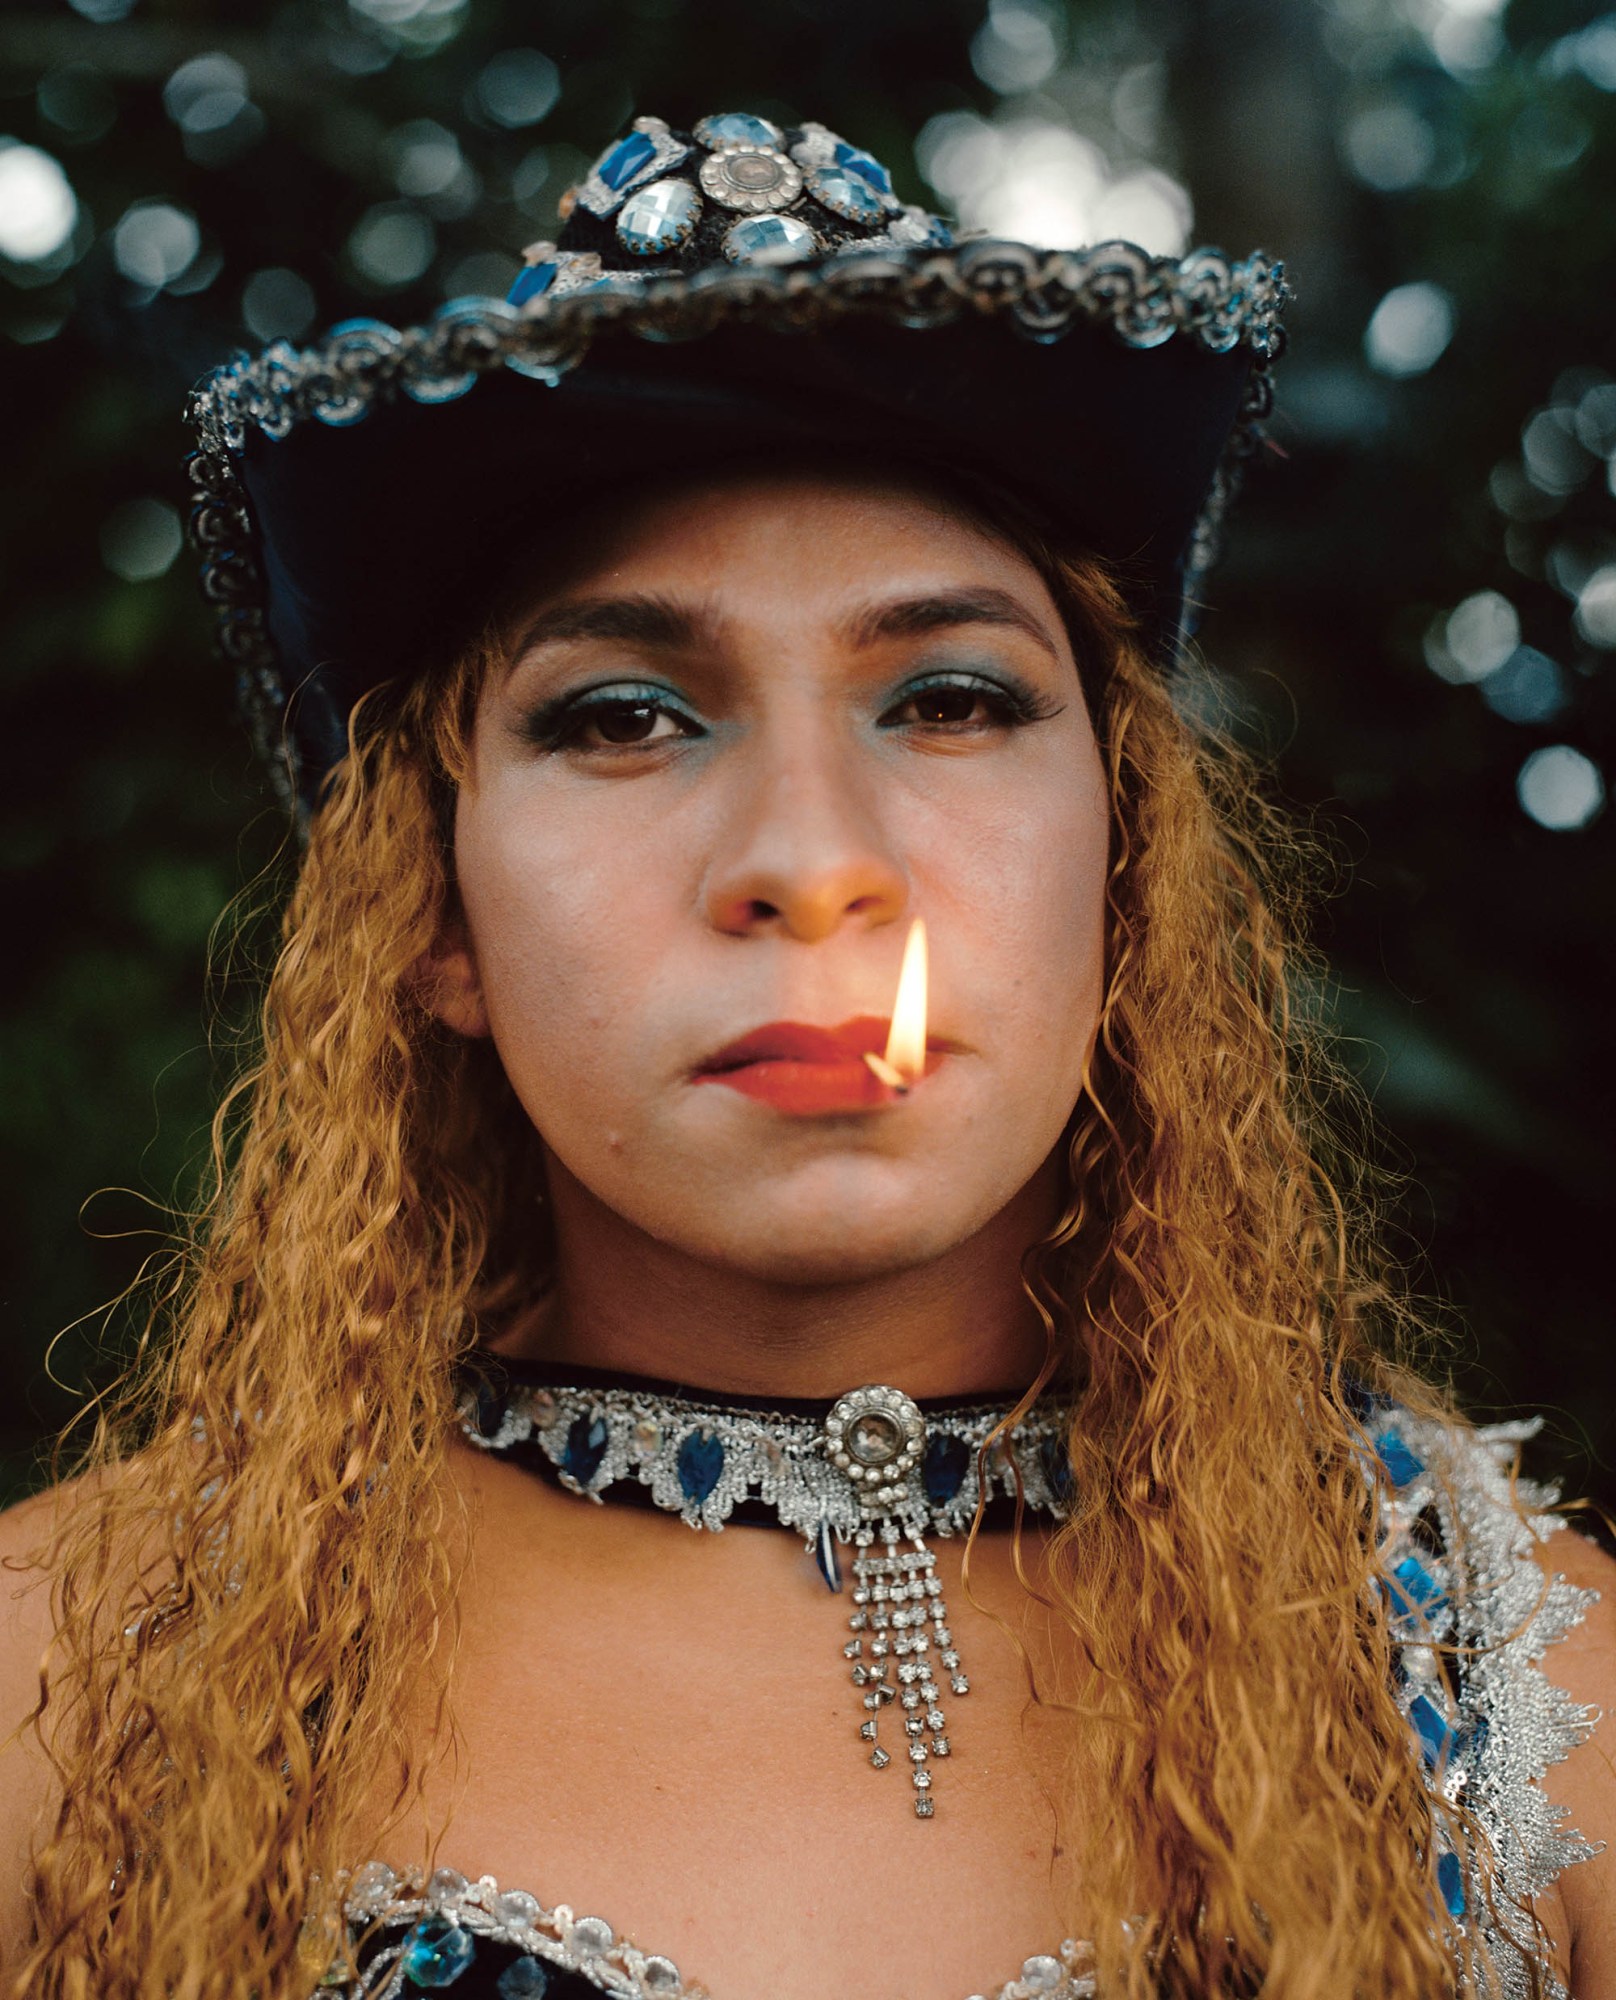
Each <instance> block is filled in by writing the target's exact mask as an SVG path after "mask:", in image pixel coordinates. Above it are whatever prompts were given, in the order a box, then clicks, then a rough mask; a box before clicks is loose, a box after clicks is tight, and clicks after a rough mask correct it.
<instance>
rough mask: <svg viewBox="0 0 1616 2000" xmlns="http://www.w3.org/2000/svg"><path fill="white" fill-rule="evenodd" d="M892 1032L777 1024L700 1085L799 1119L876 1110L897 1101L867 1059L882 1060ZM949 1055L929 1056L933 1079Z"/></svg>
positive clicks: (740, 1043)
mask: <svg viewBox="0 0 1616 2000" xmlns="http://www.w3.org/2000/svg"><path fill="white" fill-rule="evenodd" d="M889 1026H890V1023H888V1022H886V1021H883V1020H881V1019H880V1018H879V1017H878V1016H876V1015H874V1014H861V1015H860V1016H859V1017H858V1018H857V1019H856V1020H852V1021H844V1022H843V1023H842V1024H841V1026H840V1027H838V1028H815V1027H809V1026H807V1025H806V1024H805V1023H803V1022H801V1021H770V1022H769V1023H768V1024H767V1025H766V1026H764V1027H761V1028H754V1029H753V1030H752V1031H751V1033H750V1034H746V1035H742V1036H741V1037H740V1038H739V1040H737V1041H733V1042H731V1043H730V1044H729V1045H728V1046H727V1047H726V1048H722V1049H720V1050H718V1052H717V1053H716V1054H715V1055H711V1056H709V1057H708V1058H707V1060H706V1061H705V1062H704V1063H703V1064H702V1065H701V1067H700V1068H699V1069H698V1070H697V1071H696V1073H695V1076H694V1078H693V1079H692V1080H693V1081H694V1082H696V1083H722V1084H727V1085H728V1086H729V1088H730V1089H731V1090H738V1091H740V1092H741V1094H742V1095H743V1096H745V1097H755V1098H757V1099H759V1100H760V1101H761V1102H762V1103H764V1104H769V1105H772V1106H773V1107H774V1109H775V1110H776V1111H784V1112H787V1113H788V1114H791V1115H793V1116H796V1117H809V1118H811V1117H824V1116H826V1115H827V1114H829V1113H833V1112H838V1111H872V1110H876V1109H878V1108H879V1107H880V1106H882V1105H887V1104H890V1103H892V1101H893V1094H892V1092H891V1091H890V1090H889V1089H888V1088H887V1086H886V1085H885V1084H884V1083H881V1082H880V1081H879V1080H878V1079H877V1078H876V1077H875V1076H873V1075H872V1074H871V1072H870V1071H869V1069H868V1068H867V1067H866V1066H865V1063H864V1055H865V1052H866V1051H868V1052H869V1053H870V1054H872V1055H879V1054H880V1053H881V1051H882V1050H883V1049H884V1048H885V1047H886V1043H887V1031H888V1028H889ZM942 1053H943V1052H942V1050H941V1049H938V1050H934V1051H928V1057H927V1063H926V1071H927V1074H928V1075H929V1074H930V1073H931V1071H932V1069H933V1068H934V1066H935V1064H936V1063H937V1062H940V1061H941V1059H942Z"/></svg>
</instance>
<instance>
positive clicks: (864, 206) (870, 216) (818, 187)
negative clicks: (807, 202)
mask: <svg viewBox="0 0 1616 2000" xmlns="http://www.w3.org/2000/svg"><path fill="white" fill-rule="evenodd" d="M808 186H809V189H810V191H811V192H812V193H813V194H814V195H816V196H817V197H818V199H819V200H820V201H822V202H823V203H824V204H825V206H826V207H827V208H828V209H830V210H832V211H833V212H834V213H835V214H837V215H840V216H844V217H845V218H846V219H847V220H848V221H849V222H880V221H883V220H884V219H885V217H886V212H887V205H886V202H885V201H884V200H883V199H882V197H881V196H880V195H878V194H877V193H876V191H875V189H874V187H873V186H871V184H870V182H869V181H868V180H866V179H865V178H864V176H863V175H862V174H857V173H855V172H854V171H853V169H852V168H851V167H844V166H832V167H815V168H814V169H813V171H812V172H811V173H810V174H809V176H808Z"/></svg>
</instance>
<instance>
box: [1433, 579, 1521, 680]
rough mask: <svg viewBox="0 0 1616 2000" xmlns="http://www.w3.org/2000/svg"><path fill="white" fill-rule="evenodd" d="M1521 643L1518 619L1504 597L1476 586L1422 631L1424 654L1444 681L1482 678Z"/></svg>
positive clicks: (1500, 663)
mask: <svg viewBox="0 0 1616 2000" xmlns="http://www.w3.org/2000/svg"><path fill="white" fill-rule="evenodd" d="M1520 643H1521V621H1520V617H1519V615H1518V614H1517V612H1516V610H1515V607H1514V605H1513V604H1511V603H1510V601H1509V599H1508V598H1507V597H1504V596H1503V595H1501V594H1500V592H1498V591H1496V590H1478V591H1477V592H1476V593H1475V594H1474V595H1473V596H1471V597H1467V598H1466V599H1465V600H1464V602H1463V603H1462V604H1459V605H1456V606H1455V607H1454V609H1453V610H1452V611H1450V612H1449V613H1448V614H1447V615H1446V616H1445V617H1441V618H1438V619H1437V620H1436V622H1435V623H1434V624H1433V625H1432V627H1431V628H1430V630H1429V631H1428V632H1427V634H1426V644H1425V657H1426V661H1427V663H1428V664H1429V666H1430V668H1431V671H1432V672H1433V673H1435V674H1438V675H1440V676H1441V678H1442V679H1443V680H1445V681H1455V682H1460V681H1484V680H1485V679H1486V678H1487V676H1488V675H1489V674H1495V673H1497V671H1498V669H1499V668H1500V667H1501V666H1502V665H1503V664H1504V662H1505V661H1506V660H1507V659H1508V658H1509V656H1510V655H1511V653H1513V652H1514V650H1515V648H1516V647H1517V646H1518V645H1519V644H1520Z"/></svg>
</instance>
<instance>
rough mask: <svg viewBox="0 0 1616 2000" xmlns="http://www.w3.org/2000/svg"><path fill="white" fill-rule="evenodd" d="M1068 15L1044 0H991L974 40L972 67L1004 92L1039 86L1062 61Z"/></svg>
mask: <svg viewBox="0 0 1616 2000" xmlns="http://www.w3.org/2000/svg"><path fill="white" fill-rule="evenodd" d="M1065 25H1066V24H1065V19H1064V16H1063V12H1062V10H1061V9H1059V8H1056V7H1052V6H1049V5H1047V4H1045V0H990V3H989V6H988V13H987V19H986V20H985V21H984V22H983V23H982V25H981V27H980V28H978V29H977V31H976V38H975V40H974V41H973V42H972V43H971V67H972V68H973V69H974V70H975V71H976V73H977V75H978V76H979V77H980V78H981V79H982V81H983V82H984V83H985V84H986V85H987V87H988V88H989V90H996V91H998V92H999V94H1000V95H1001V96H1009V95H1012V94H1014V93H1016V92H1019V91H1024V90H1036V89H1037V88H1038V86H1039V85H1040V84H1041V83H1045V82H1047V81H1048V80H1049V77H1050V75H1051V73H1052V72H1053V70H1054V68H1055V65H1056V64H1057V63H1058V62H1059V61H1060V54H1061V38H1062V30H1063V29H1064V27H1065Z"/></svg>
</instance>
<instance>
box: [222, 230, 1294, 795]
mask: <svg viewBox="0 0 1616 2000" xmlns="http://www.w3.org/2000/svg"><path fill="white" fill-rule="evenodd" d="M1104 251H1105V252H1108V253H1110V254H1109V256H1107V255H1106V254H1104V253H1103V252H1095V251H1089V252H1082V253H1075V254H1073V255H1070V256H1067V255H1062V254H1060V253H1038V252H1032V251H1028V250H1026V249H1024V248H1023V247H1022V246H1018V245H1005V244H987V243H977V244H968V245H965V246H962V247H961V248H959V249H956V250H949V251H927V252H925V253H911V254H908V255H900V256H890V255H888V256H876V255H873V254H867V255H863V256H859V257H856V258H854V257H847V256H843V257H840V258H833V259H826V260H824V261H823V263H822V264H821V265H820V266H819V267H817V268H812V269H803V268H796V269H792V270H789V271H773V272H768V271H765V272H754V271H735V272H718V273H716V274H710V275H709V276H708V278H707V280H706V281H705V282H703V281H700V280H695V281H693V280H688V279H684V278H680V277H672V278H659V279H657V280H654V281H650V282H647V283H645V284H643V285H638V286H617V287H611V286H605V287H602V288H600V289H599V290H597V291H592V292H586V293H584V294H581V295H579V296H575V297H573V298H568V299H560V300H556V301H554V302H552V303H545V302H540V303H539V305H538V307H537V309H534V308H529V309H527V310H526V311H525V312H522V313H518V312H515V311H513V310H512V309H511V308H509V307H505V306H502V305H499V304H498V303H497V302H494V301H479V302H474V303H472V302H462V303H461V304H459V305H457V306H455V307H453V308H450V309H448V310H447V311H446V312H445V313H444V314H442V315H440V316H439V318H438V320H437V321H435V322H434V323H432V324H431V325H429V326H428V327H425V328H418V329H414V330H412V331H410V332H406V333H402V334H400V333H396V332H394V330H393V329H391V328H386V327H381V326H378V325H375V324H374V323H369V322H366V323H356V324H353V325H350V326H349V327H348V328H346V329H338V330H337V332H336V333H335V334H334V335H333V336H332V337H331V339H330V340H329V341H328V342H327V343H325V345H324V346H322V347H319V348H314V349H310V350H306V351H305V352H304V353H302V354H294V353H293V352H292V351H291V350H289V349H285V348H282V349H280V350H279V351H278V352H277V351H275V350H271V351H270V352H269V353H268V354H266V355H265V356H263V357H261V358H260V360H259V361H258V362H256V363H248V364H240V365H238V367H237V368H236V369H235V370H227V371H221V373H220V374H219V375H216V376H215V377H213V378H211V379H210V381H209V382H208V383H206V384H204V385H203V387H202V389H201V390H200V391H199V393H198V397H197V399H196V404H195V406H194V411H195V416H196V420H197V422H198V425H199V429H200V431H201V442H202V451H201V453H200V454H199V462H198V465H197V471H198V483H199V487H200V489H201V491H202V494H203V501H202V506H201V507H200V509H199V512H198V519H197V531H198V538H199V540H201V541H202V543H203V546H204V548H205V550H206V551H207V554H208V555H209V557H210V559H211V560H210V564H209V575H210V579H211V583H212V589H211V594H212V595H213V596H214V597H215V599H216V601H218V602H219V604H220V607H221V611H222V613H223V624H222V630H223V633H224V636H225V640H226V644H227V649H229V650H231V651H233V652H234V653H235V654H236V657H237V660H238V663H239V665H240V667H241V669H242V671H243V677H244V692H245V693H246V695H247V698H248V705H249V708H250V709H251V710H252V711H253V712H254V715H255V721H256V723H257V726H258V728H259V731H260V734H261V735H265V734H268V735H270V737H271V741H270V742H269V743H268V744H266V747H267V748H270V749H271V750H272V752H274V753H276V754H278V756H279V757H280V758H281V759H283V760H284V763H285V768H286V773H287V776H288V777H289V779H290V781H291V783H292V785H293V787H294V788H295V791H296V793H297V794H298V796H299V798H300V800H301V803H302V804H303V806H304V807H305V808H309V807H311V806H312V805H313V803H314V801H315V798H316V796H317V793H318V788H319V785H320V784H321V782H322V781H323V778H324V776H325V774H326V772H327V771H328V770H329V769H330V767H331V766H332V764H334V763H335V762H336V761H337V760H338V759H339V758H340V757H341V756H342V754H343V752H344V750H345V747H346V732H347V718H348V715H349V713H350V711H351V709H352V706H353V704H354V702H355V701H356V700H357V699H358V698H359V697H360V696H361V695H362V694H363V693H365V692H366V690H367V689H369V688H371V687H373V686H375V685H376V684H377V683H378V682H380V681H383V680H388V679H393V678H396V677H398V676H399V675H401V674H411V673H414V672H416V671H418V670H419V669H420V667H421V666H422V665H423V664H424V663H425V662H426V661H427V660H429V659H430V658H431V657H433V656H434V655H438V656H441V653H442V650H443V648H444V647H446V646H450V645H453V644H455V643H457V641H458V640H459V639H460V638H462V637H464V636H465V635H466V634H467V633H468V632H469V630H470V629H471V628H472V627H473V625H474V623H475V621H476V618H477V616H478V615H479V613H480V611H481V610H482V609H484V608H486V592H487V590H488V589H489V588H490V587H491V584H492V580H493V579H492V575H491V565H492V564H493V562H494V561H495V560H496V558H497V556H498V554H499V552H501V551H503V550H505V549H508V548H509V547H510V546H511V543H512V539H513V537H514V536H515V535H516V534H518V533H521V534H525V535H539V534H542V533H543V532H544V531H545V529H546V528H547V527H551V526H554V527H558V528H559V527H564V526H565V525H566V524H567V523H568V521H569V520H571V519H572V518H575V517H576V515H577V514H578V512H579V511H580V509H582V508H583V507H586V506H588V505H592V504H598V503H600V502H602V501H609V499H610V497H611V496H612V495H613V494H614V493H616V492H622V493H624V494H625V495H626V494H627V493H628V492H629V491H630V490H632V489H635V488H638V487H641V486H643V485H644V484H646V483H648V482H649V483H653V484H654V483H655V481H656V480H657V479H659V478H668V479H672V478H675V477H680V478H682V477H686V476H688V475H690V474H692V473H699V472H700V470H701V469H702V468H703V467H704V466H706V465H709V464H713V463H718V462H723V461H731V460H734V459H736V458H737V457H743V456H744V457H747V458H751V459H758V458H761V459H764V460H767V459H769V458H771V457H774V456H776V455H777V456H779V458H780V459H781V460H782V462H788V461H789V460H790V459H791V458H793V457H800V456H802V455H803V454H805V453H808V454H814V455H826V454H832V455H834V454H840V453H851V454H856V455H857V456H858V457H859V458H860V460H861V461H865V462H868V461H869V460H872V459H874V460H877V461H888V460H890V461H891V462H892V463H893V464H895V465H897V466H905V465H908V466H913V467H915V468H919V469H925V470H929V471H931V472H933V473H939V474H945V475H947V476H949V477H951V478H954V479H957V480H961V481H965V482H969V481H970V480H972V479H985V480H990V481H992V482H993V483H994V484H995V485H996V486H998V487H1000V488H1002V489H1005V490H1007V491H1009V492H1011V493H1014V494H1016V495H1017V496H1018V497H1019V498H1021V499H1022V500H1023V501H1024V502H1026V503H1027V504H1028V505H1029V506H1030V507H1032V508H1033V509H1035V510H1036V512H1037V513H1038V515H1039V516H1040V518H1042V519H1043V520H1045V521H1047V522H1048V523H1049V524H1050V525H1051V527H1052V528H1053V529H1054V531H1055V532H1056V533H1057V534H1058V535H1059V536H1060V538H1061V539H1062V540H1063V541H1065V542H1067V543H1069V544H1070V545H1071V546H1074V547H1080V548H1084V549H1088V550H1091V551H1093V552H1094V553H1096V554H1099V555H1101V556H1102V557H1104V558H1106V559H1107V560H1109V561H1110V562H1111V563H1112V564H1113V565H1115V567H1116V569H1117V572H1118V575H1119V578H1120V580H1121V582H1122V585H1123V587H1124V589H1125V591H1126V592H1127V593H1128V595H1129V597H1130V601H1131V602H1132V603H1133V605H1134V607H1135V609H1136V611H1137V613H1138V615H1139V617H1140V619H1141V621H1142V624H1143V626H1144V628H1145V631H1146V633H1147V637H1148V638H1149V640H1150V642H1151V643H1153V644H1154V645H1155V646H1156V647H1157V649H1158V651H1159V652H1161V653H1162V654H1163V655H1164V656H1166V655H1169V654H1170V653H1171V651H1172V649H1173V647H1174V646H1175V644H1176V642H1177V639H1178V636H1179V632H1180V627H1181V619H1182V607H1183V605H1184V602H1185V598H1186V593H1187V591H1188V590H1189V589H1191V588H1192V587H1193V584H1194V580H1195V575H1196V572H1197V571H1198V569H1199V568H1200V567H1201V565H1202V564H1203V563H1204V560H1205V558H1206V555H1207V553H1208V543H1209V533H1208V530H1209V527H1210V525H1211V524H1212V520H1213V517H1215V516H1216V514H1217V513H1218V512H1219V511H1221V506H1222V503H1223V501H1224V500H1225V499H1226V497H1227V492H1228V489H1229V487H1230V486H1231V484H1232V479H1233V474H1234V473H1235V471H1236V470H1237V468H1238V464H1239V461H1240V460H1241V458H1242V457H1243V456H1244V455H1245V454H1246V453H1247V452H1249V450H1250V447H1251V442H1252V437H1253V435H1254V433H1255V427H1256V424H1257V422H1258V420H1259V419H1260V417H1261V415H1262V414H1263V413H1264V412H1265V410H1266V407H1267V385H1266V380H1265V371H1266V367H1267V364H1268V362H1269V361H1270V360H1271V359H1272V358H1273V355H1274V353H1275V352H1277V348H1278V338H1279V333H1278V324H1277V319H1278V311H1279V307H1280V305H1281V304H1282V303H1283V280H1282V278H1281V277H1280V276H1279V275H1278V273H1277V272H1275V271H1274V270H1273V268H1272V267H1270V266H1268V265H1267V264H1266V261H1265V260H1264V261H1263V262H1262V264H1261V268H1260V271H1257V272H1255V273H1254V268H1253V266H1254V262H1255V260H1252V261H1248V263H1247V264H1246V265H1244V266H1234V265H1230V264H1229V262H1228V260H1225V259H1216V253H1199V258H1200V261H1199V262H1198V263H1197V264H1196V265H1195V266H1194V270H1193V278H1194V281H1195V282H1194V283H1193V284H1192V283H1191V276H1192V273H1191V270H1190V264H1191V260H1184V262H1183V263H1178V264H1174V263H1169V262H1167V261H1166V260H1161V259H1149V258H1146V257H1145V256H1144V253H1143V252H1140V251H1137V250H1133V249H1131V248H1130V247H1129V246H1123V245H1109V246H1105V247H1104ZM1208 259H1213V260H1215V262H1214V263H1213V264H1212V265H1211V266H1209V264H1208V261H1207V260H1208ZM1119 278H1120V279H1121V280H1123V281H1125V282H1120V283H1119ZM715 280H716V281H715ZM1209 280H1210V282H1209ZM1220 280H1221V282H1219V281H1220ZM1018 332H1019V333H1021V334H1022V335H1024V336H1025V335H1028V334H1031V335H1032V336H1033V338H1031V339H1030V340H1029V339H1026V338H1023V339H1019V340H1018V339H1015V338H1014V337H1013V336H1014V334H1016V333H1018ZM249 370H256V371H257V372H256V374H249V372H248V371H249ZM518 370H519V371H521V372H517V371H518Z"/></svg>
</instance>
